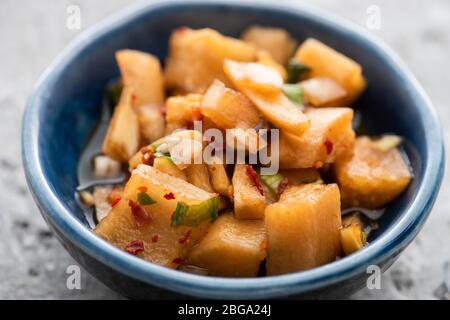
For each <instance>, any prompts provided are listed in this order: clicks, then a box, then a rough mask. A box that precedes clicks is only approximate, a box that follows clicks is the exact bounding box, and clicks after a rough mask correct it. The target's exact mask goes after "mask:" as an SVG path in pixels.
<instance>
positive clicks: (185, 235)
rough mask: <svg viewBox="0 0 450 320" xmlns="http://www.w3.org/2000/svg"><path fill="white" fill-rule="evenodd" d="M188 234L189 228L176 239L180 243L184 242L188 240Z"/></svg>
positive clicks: (189, 232) (189, 233)
mask: <svg viewBox="0 0 450 320" xmlns="http://www.w3.org/2000/svg"><path fill="white" fill-rule="evenodd" d="M190 235H191V229H189V230H188V231H186V233H185V234H184V235H183V236H182V237H181V238H180V239H178V242H179V243H180V244H185V243H186V242H187V241H188V239H189V236H190Z"/></svg>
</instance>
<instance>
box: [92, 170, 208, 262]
mask: <svg viewBox="0 0 450 320" xmlns="http://www.w3.org/2000/svg"><path fill="white" fill-rule="evenodd" d="M213 197H216V195H215V194H211V193H209V192H206V191H204V190H202V189H200V188H197V187H196V186H194V185H192V184H190V183H188V182H186V181H183V180H181V179H178V178H175V177H172V176H170V175H168V174H165V173H162V172H160V171H158V170H156V169H155V168H153V167H150V166H146V165H139V166H138V167H137V169H135V170H134V171H133V173H132V175H131V178H130V180H129V181H128V182H127V184H126V186H125V190H124V194H123V198H122V199H121V200H120V201H119V203H117V204H116V205H115V206H114V207H113V210H112V211H111V212H110V213H109V214H108V216H107V217H106V218H104V219H103V220H102V221H101V222H100V223H99V224H98V225H97V227H96V229H95V233H96V234H98V235H99V236H101V237H102V238H103V239H105V240H106V241H108V242H109V243H111V244H113V245H115V246H116V247H118V248H120V249H123V250H126V251H128V252H130V251H129V249H130V248H129V247H130V244H132V243H133V242H135V241H140V242H142V243H141V244H142V250H140V251H139V253H138V255H139V256H140V257H142V258H144V259H146V260H148V261H150V262H153V263H156V264H159V265H163V266H166V267H169V268H177V267H178V266H179V265H180V264H181V263H182V262H183V261H184V260H185V258H186V256H187V254H188V252H189V251H190V249H191V248H192V247H193V246H194V245H195V244H197V243H198V242H199V241H200V239H202V238H203V236H204V234H205V232H206V231H207V229H208V226H209V224H210V222H211V219H212V218H211V217H210V218H209V219H205V220H203V221H201V222H200V223H199V224H198V225H196V226H190V225H178V226H173V216H174V212H175V211H176V208H177V207H178V203H179V202H183V203H185V204H186V205H196V204H200V203H205V201H209V200H210V199H212V198H213ZM130 253H133V252H130ZM134 253H136V254H137V252H134Z"/></svg>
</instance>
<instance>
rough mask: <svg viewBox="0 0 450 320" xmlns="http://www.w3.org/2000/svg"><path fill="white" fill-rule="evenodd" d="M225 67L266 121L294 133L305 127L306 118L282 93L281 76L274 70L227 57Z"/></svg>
mask: <svg viewBox="0 0 450 320" xmlns="http://www.w3.org/2000/svg"><path fill="white" fill-rule="evenodd" d="M224 70H225V73H226V74H227V76H228V77H229V78H230V80H231V81H232V82H233V84H234V85H235V86H236V87H237V88H238V90H239V91H240V92H242V93H243V94H244V95H246V96H247V98H249V99H250V100H251V101H252V102H253V103H254V105H255V106H256V108H257V109H258V110H259V112H260V113H261V114H262V115H263V117H264V118H265V119H266V120H268V121H270V122H272V123H273V124H274V125H275V126H277V127H278V128H280V129H283V130H285V131H287V132H290V133H291V134H293V135H296V136H301V135H302V134H303V133H304V132H305V131H306V130H308V128H309V125H310V121H309V119H308V117H307V116H306V115H305V114H304V113H303V112H302V111H301V110H300V109H299V108H298V107H297V106H296V105H295V104H294V103H292V102H291V101H290V100H289V99H288V98H287V97H286V96H285V95H284V94H283V92H282V85H283V79H282V78H281V76H280V75H279V74H278V73H277V72H276V71H275V70H274V69H272V68H270V67H267V66H265V65H263V64H258V63H241V62H236V61H231V60H226V61H225V64H224Z"/></svg>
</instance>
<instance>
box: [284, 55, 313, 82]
mask: <svg viewBox="0 0 450 320" xmlns="http://www.w3.org/2000/svg"><path fill="white" fill-rule="evenodd" d="M310 72H311V68H310V67H308V66H307V65H304V64H302V63H300V62H298V60H297V59H295V58H292V59H291V60H290V61H289V65H288V69H287V73H288V83H297V82H299V81H301V80H303V79H304V78H305V77H306V76H307V75H308V74H309V73H310Z"/></svg>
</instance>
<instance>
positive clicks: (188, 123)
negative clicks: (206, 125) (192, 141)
mask: <svg viewBox="0 0 450 320" xmlns="http://www.w3.org/2000/svg"><path fill="white" fill-rule="evenodd" d="M182 128H183V129H186V130H192V129H194V123H193V122H192V121H186V122H185V123H184V125H183V127H182Z"/></svg>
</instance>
